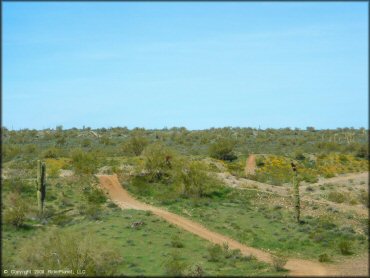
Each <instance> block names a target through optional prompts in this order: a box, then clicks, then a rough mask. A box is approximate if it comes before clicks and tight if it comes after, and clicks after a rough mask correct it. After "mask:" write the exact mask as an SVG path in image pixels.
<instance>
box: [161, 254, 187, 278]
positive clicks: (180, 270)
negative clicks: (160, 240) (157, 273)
mask: <svg viewBox="0 0 370 278" xmlns="http://www.w3.org/2000/svg"><path fill="white" fill-rule="evenodd" d="M186 267H187V265H186V263H185V262H182V259H181V257H180V255H179V253H178V252H175V251H174V252H171V253H170V254H169V256H168V258H167V260H166V261H165V262H164V268H165V273H166V275H170V276H173V277H176V276H182V275H184V272H185V269H186Z"/></svg>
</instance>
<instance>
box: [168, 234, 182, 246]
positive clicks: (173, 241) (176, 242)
mask: <svg viewBox="0 0 370 278" xmlns="http://www.w3.org/2000/svg"><path fill="white" fill-rule="evenodd" d="M171 246H172V247H175V248H183V247H184V244H183V243H182V241H181V239H180V237H179V235H177V234H175V235H173V236H172V238H171Z"/></svg>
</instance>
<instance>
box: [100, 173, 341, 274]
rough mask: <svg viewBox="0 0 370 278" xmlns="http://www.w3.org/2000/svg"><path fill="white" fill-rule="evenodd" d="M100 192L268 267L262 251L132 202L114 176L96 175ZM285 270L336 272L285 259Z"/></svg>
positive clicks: (117, 202)
mask: <svg viewBox="0 0 370 278" xmlns="http://www.w3.org/2000/svg"><path fill="white" fill-rule="evenodd" d="M98 178H99V180H100V184H101V186H102V188H103V189H104V190H105V191H106V192H107V193H108V194H109V196H110V198H111V199H112V201H113V202H115V203H116V204H117V205H119V206H120V207H121V208H126V209H137V210H149V211H151V212H153V213H154V214H156V215H157V216H159V217H162V218H163V219H165V220H166V221H168V222H170V223H172V224H175V225H177V226H178V227H181V228H183V229H184V230H187V231H189V232H191V233H193V234H195V235H197V236H199V237H201V238H204V239H206V240H209V241H211V242H213V243H216V244H223V243H225V242H226V243H227V244H228V245H229V247H230V248H231V249H240V251H241V252H242V253H243V254H244V255H253V256H255V257H256V258H257V259H258V260H260V261H263V262H267V263H272V257H271V254H270V253H268V252H264V251H262V250H259V249H256V248H253V247H249V246H246V245H244V244H241V243H239V242H237V241H235V240H233V239H231V238H229V237H226V236H224V235H221V234H219V233H216V232H212V231H210V230H208V229H206V228H205V227H203V226H202V225H200V224H198V223H196V222H194V221H191V220H189V219H186V218H184V217H182V216H179V215H177V214H174V213H171V212H169V211H166V210H165V209H161V208H158V207H154V206H151V205H148V204H145V203H143V202H140V201H138V200H136V199H134V198H133V197H132V196H131V195H130V194H129V193H128V192H127V191H126V190H125V189H123V188H122V186H121V184H120V183H119V181H118V178H117V176H116V175H112V176H111V175H98ZM285 268H286V269H288V270H289V271H290V273H289V274H290V275H292V276H328V275H337V270H336V269H333V268H329V267H328V266H326V265H324V264H321V263H318V262H313V261H308V260H300V259H289V260H288V262H287V264H286V265H285Z"/></svg>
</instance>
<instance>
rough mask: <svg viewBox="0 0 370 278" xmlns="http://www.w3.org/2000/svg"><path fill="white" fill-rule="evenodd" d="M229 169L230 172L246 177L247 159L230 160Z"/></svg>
mask: <svg viewBox="0 0 370 278" xmlns="http://www.w3.org/2000/svg"><path fill="white" fill-rule="evenodd" d="M226 165H227V169H228V170H229V172H230V173H231V174H232V175H234V176H237V177H239V178H244V177H245V171H244V170H245V160H239V159H238V160H235V161H232V162H228V163H227V164H226Z"/></svg>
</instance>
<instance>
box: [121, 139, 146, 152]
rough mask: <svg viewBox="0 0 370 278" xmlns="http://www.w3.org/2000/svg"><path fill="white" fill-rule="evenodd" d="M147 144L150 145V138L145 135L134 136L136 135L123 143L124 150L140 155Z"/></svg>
mask: <svg viewBox="0 0 370 278" xmlns="http://www.w3.org/2000/svg"><path fill="white" fill-rule="evenodd" d="M147 145H148V140H147V139H146V138H145V137H142V136H134V137H131V138H130V139H129V140H128V141H127V142H126V143H125V144H124V145H123V151H124V152H126V153H128V154H132V155H136V156H139V155H140V154H141V153H142V152H143V150H144V149H145V147H146V146H147Z"/></svg>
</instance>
